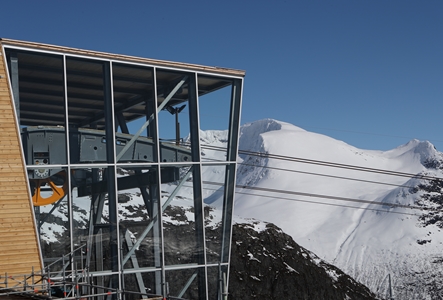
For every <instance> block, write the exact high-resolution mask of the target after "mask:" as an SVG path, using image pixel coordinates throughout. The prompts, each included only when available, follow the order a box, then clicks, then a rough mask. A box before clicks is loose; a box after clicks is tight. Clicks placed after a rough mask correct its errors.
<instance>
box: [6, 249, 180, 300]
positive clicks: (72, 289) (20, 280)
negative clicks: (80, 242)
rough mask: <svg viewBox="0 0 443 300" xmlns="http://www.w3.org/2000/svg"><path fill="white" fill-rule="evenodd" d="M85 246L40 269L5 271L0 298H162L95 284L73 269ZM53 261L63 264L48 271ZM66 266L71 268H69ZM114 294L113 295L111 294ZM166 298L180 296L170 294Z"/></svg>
mask: <svg viewBox="0 0 443 300" xmlns="http://www.w3.org/2000/svg"><path fill="white" fill-rule="evenodd" d="M85 246H86V245H84V246H81V247H79V248H77V249H75V250H74V251H73V252H71V253H69V254H67V255H64V256H62V257H61V258H59V259H58V260H56V261H54V262H52V263H51V264H48V265H47V266H46V267H45V269H44V270H38V271H34V270H32V273H30V274H15V275H8V273H5V274H2V275H0V297H4V296H12V295H18V296H22V297H29V298H34V299H53V298H63V299H82V300H86V299H98V300H101V299H112V298H115V297H116V298H117V299H124V298H125V296H127V295H135V296H136V297H140V298H143V299H152V300H164V299H165V298H163V297H162V296H161V295H155V294H149V293H140V292H135V291H126V290H120V289H115V288H112V287H106V286H100V285H97V284H95V281H94V276H93V274H91V273H90V272H89V270H88V268H84V267H83V266H81V267H80V268H77V265H76V263H74V261H75V257H78V256H82V255H83V253H84V248H85ZM56 264H61V265H62V266H63V268H62V270H61V271H51V268H52V267H53V266H55V265H56ZM69 266H72V267H73V268H72V269H70V268H69ZM113 296H115V297H113ZM166 299H180V298H175V297H170V298H166Z"/></svg>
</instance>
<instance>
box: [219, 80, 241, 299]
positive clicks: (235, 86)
mask: <svg viewBox="0 0 443 300" xmlns="http://www.w3.org/2000/svg"><path fill="white" fill-rule="evenodd" d="M241 94H242V80H240V79H238V80H234V82H233V83H232V91H231V108H230V115H229V130H228V149H227V161H228V162H230V163H229V164H228V165H226V173H225V174H226V175H225V189H224V195H223V208H222V209H223V212H222V240H221V251H220V253H221V254H220V262H221V263H227V264H228V265H227V267H226V268H220V270H221V271H220V272H219V278H218V280H219V282H223V280H226V278H229V263H230V254H231V240H232V215H233V207H234V193H235V180H236V160H237V150H238V138H239V128H240V107H241ZM226 285H227V283H226ZM217 294H218V297H217V299H222V296H223V294H225V291H224V285H219V290H218V293H217Z"/></svg>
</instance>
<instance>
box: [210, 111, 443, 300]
mask: <svg viewBox="0 0 443 300" xmlns="http://www.w3.org/2000/svg"><path fill="white" fill-rule="evenodd" d="M239 148H240V150H246V151H252V152H261V153H267V154H269V155H261V156H257V155H253V154H243V155H242V154H240V156H239V162H240V163H241V164H240V165H239V167H238V172H237V184H238V185H239V186H248V187H251V186H252V187H253V188H255V189H252V190H251V189H249V188H247V189H245V188H237V195H236V200H235V214H237V215H240V216H242V217H251V218H256V219H260V220H264V221H267V222H272V223H275V224H276V225H277V226H279V227H281V228H282V229H283V230H284V231H285V232H286V233H288V234H290V235H291V236H292V237H293V238H294V240H295V241H296V242H297V243H299V244H300V245H302V246H303V247H306V248H307V249H309V250H311V251H313V252H315V253H316V254H317V255H319V256H320V257H321V258H323V259H325V260H326V261H328V262H331V263H333V264H335V265H336V266H338V267H339V268H341V269H342V270H344V271H345V272H347V273H348V274H350V275H351V276H353V277H354V278H356V279H357V280H359V281H361V282H362V283H364V284H366V285H367V286H368V287H370V288H371V289H372V290H373V291H374V292H377V293H378V294H379V295H381V296H386V295H387V289H388V280H387V276H388V274H391V278H392V280H393V291H394V296H395V299H441V298H442V297H443V289H442V288H441V286H442V285H441V284H442V283H443V279H442V274H443V264H442V263H443V253H442V250H443V234H442V233H441V232H440V230H441V228H442V227H443V226H442V224H443V223H442V221H441V220H442V218H441V213H439V212H438V209H439V208H441V206H442V204H443V202H442V198H443V197H442V195H441V186H442V184H441V182H440V181H436V180H431V181H430V180H426V179H419V178H417V177H412V178H411V177H407V176H398V174H397V175H395V174H394V175H393V174H392V172H401V173H408V174H417V175H426V176H431V177H438V178H443V171H442V165H443V159H442V156H443V155H442V153H440V152H438V151H437V150H436V149H435V147H434V146H433V145H432V144H431V143H429V142H427V141H418V140H412V141H410V142H409V143H407V144H405V145H402V146H399V147H398V148H395V149H393V150H390V151H372V150H362V149H357V148H355V147H353V146H350V145H348V144H346V143H344V142H342V141H338V140H335V139H332V138H330V137H327V136H324V135H321V134H317V133H312V132H308V131H305V130H303V129H301V128H298V127H296V126H293V125H291V124H288V123H284V122H279V121H275V120H270V119H265V120H260V121H257V122H253V123H250V124H246V125H244V126H242V128H241V136H240V145H239ZM275 155H279V156H283V157H277V158H275ZM278 158H279V159H278ZM290 158H302V159H308V160H310V161H308V162H306V161H304V162H299V161H294V160H293V159H290ZM323 162H329V163H334V167H331V166H325V165H324V164H323ZM337 164H342V165H346V166H341V167H340V166H339V165H337ZM349 166H358V167H360V168H357V170H356V169H355V168H352V167H349ZM361 168H365V169H364V170H361ZM371 170H372V171H371ZM379 170H389V171H392V172H383V171H379ZM271 189H272V191H271ZM276 191H277V192H276ZM288 192H289V193H288ZM291 192H292V193H291ZM294 193H295V194H294ZM296 193H298V194H296ZM300 193H303V194H300ZM307 194H309V195H307ZM313 194H315V195H317V196H315V195H313ZM335 197H341V198H342V200H337V199H333V198H335ZM343 198H345V199H343ZM371 201H372V202H374V203H370V202H371ZM375 202H376V203H375ZM217 203H218V201H217V200H216V201H214V202H213V205H217ZM381 203H385V205H381ZM391 204H397V205H399V206H393V205H391ZM405 205H406V206H407V205H409V206H414V207H417V206H420V207H422V208H424V209H426V210H418V209H408V208H405V207H403V206H405Z"/></svg>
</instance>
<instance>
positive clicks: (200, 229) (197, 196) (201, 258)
mask: <svg viewBox="0 0 443 300" xmlns="http://www.w3.org/2000/svg"><path fill="white" fill-rule="evenodd" d="M188 89H189V120H190V124H189V127H190V131H191V132H190V134H191V138H190V140H191V156H192V162H197V163H200V160H201V157H200V122H199V115H198V82H197V74H195V73H194V74H192V75H191V76H189V84H188ZM192 182H193V185H192V187H193V193H194V217H195V234H196V240H197V251H198V254H197V263H198V264H199V265H202V268H199V269H198V279H197V280H198V293H199V299H208V292H207V280H206V277H207V276H206V275H207V269H206V244H205V220H204V216H205V214H204V207H203V192H202V176H201V165H200V164H199V165H195V166H194V167H193V168H192Z"/></svg>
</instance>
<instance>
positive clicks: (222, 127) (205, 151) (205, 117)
mask: <svg viewBox="0 0 443 300" xmlns="http://www.w3.org/2000/svg"><path fill="white" fill-rule="evenodd" d="M212 89H216V90H215V91H213V92H209V93H208V94H205V91H207V90H208V91H210V90H212ZM198 90H199V92H200V93H203V94H202V95H200V96H199V99H198V100H199V112H200V129H201V131H200V140H201V144H202V145H201V147H202V151H201V159H202V161H226V159H227V158H226V151H227V150H226V149H227V141H228V127H229V115H230V107H231V90H232V88H231V83H230V82H229V81H221V80H220V78H215V77H209V76H203V75H199V76H198Z"/></svg>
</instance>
